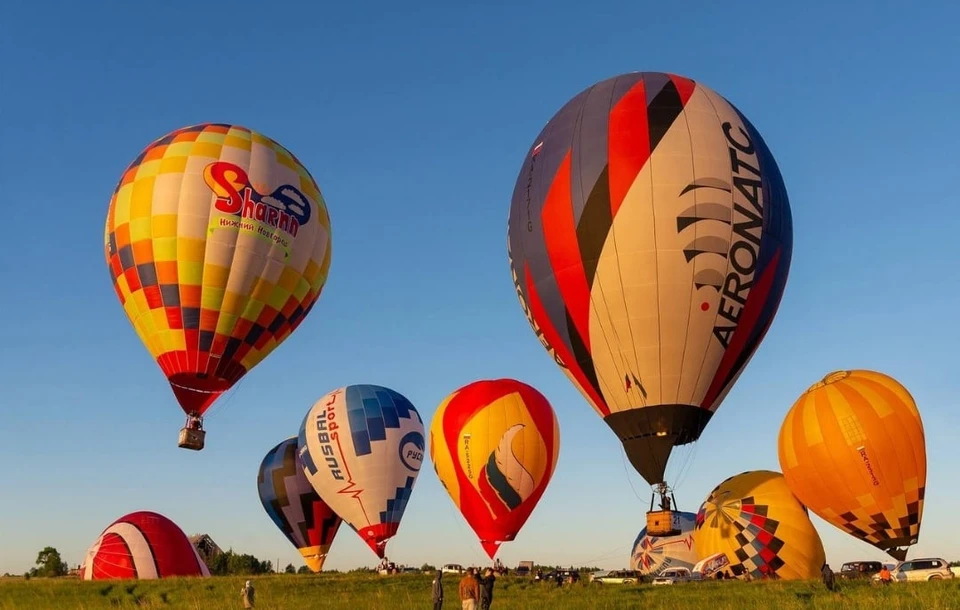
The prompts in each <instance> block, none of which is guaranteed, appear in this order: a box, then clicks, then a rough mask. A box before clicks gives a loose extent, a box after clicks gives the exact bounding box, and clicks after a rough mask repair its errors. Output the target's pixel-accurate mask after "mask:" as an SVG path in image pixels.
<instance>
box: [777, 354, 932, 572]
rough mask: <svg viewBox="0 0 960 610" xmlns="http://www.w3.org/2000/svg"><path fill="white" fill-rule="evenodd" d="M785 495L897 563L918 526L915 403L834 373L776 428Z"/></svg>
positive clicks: (871, 377) (875, 377) (883, 381)
mask: <svg viewBox="0 0 960 610" xmlns="http://www.w3.org/2000/svg"><path fill="white" fill-rule="evenodd" d="M779 455H780V467H781V468H783V474H784V476H785V477H786V479H787V484H789V485H790V489H791V490H792V491H793V493H794V494H795V495H796V496H797V498H799V499H800V501H801V502H803V503H804V504H806V505H807V506H808V507H809V508H810V509H811V510H812V511H813V512H815V513H816V514H817V515H818V516H820V518H822V519H823V520H825V521H827V522H829V523H832V524H833V525H835V526H837V527H839V528H840V529H842V530H843V531H845V532H847V533H848V534H851V535H852V536H854V537H855V538H859V539H860V540H864V541H865V542H868V543H870V544H872V545H873V546H875V547H877V548H879V549H883V550H884V551H886V552H887V553H889V554H890V555H891V556H892V557H895V558H896V559H898V560H900V561H903V560H904V559H905V558H906V555H907V549H906V548H902V547H907V546H910V545H912V544H916V542H917V539H918V537H919V534H920V522H921V520H922V518H923V497H924V491H925V488H926V481H927V453H926V445H925V443H924V434H923V422H922V421H921V420H920V412H919V411H918V410H917V405H916V403H915V402H914V400H913V397H912V396H911V395H910V393H909V392H908V391H907V389H906V388H905V387H903V386H902V385H901V384H900V383H899V382H898V381H897V380H896V379H893V378H892V377H890V376H888V375H884V374H883V373H877V372H874V371H864V370H852V371H837V372H834V373H831V374H829V375H827V376H826V377H824V378H823V380H822V381H820V382H818V383H816V384H814V385H813V386H811V387H810V388H809V389H808V390H807V391H806V392H805V393H804V394H803V395H802V396H800V398H799V399H798V400H797V402H796V403H794V405H793V407H792V408H791V409H790V411H789V412H788V413H787V416H786V418H785V419H784V421H783V426H782V427H781V428H780V439H779Z"/></svg>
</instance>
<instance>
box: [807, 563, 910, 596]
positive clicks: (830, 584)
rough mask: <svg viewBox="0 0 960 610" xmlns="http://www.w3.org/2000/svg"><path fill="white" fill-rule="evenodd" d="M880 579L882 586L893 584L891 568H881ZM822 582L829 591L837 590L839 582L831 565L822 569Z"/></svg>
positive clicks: (824, 565) (826, 565)
mask: <svg viewBox="0 0 960 610" xmlns="http://www.w3.org/2000/svg"><path fill="white" fill-rule="evenodd" d="M878 577H879V579H880V584H884V585H889V584H890V583H891V582H893V573H892V572H890V568H888V567H887V566H886V565H884V566H882V567H881V568H880V574H879V575H878ZM820 580H822V581H823V585H824V586H825V587H826V588H827V590H828V591H836V590H837V580H836V577H835V576H834V574H833V570H832V569H831V568H830V564H829V563H824V564H823V567H822V568H820Z"/></svg>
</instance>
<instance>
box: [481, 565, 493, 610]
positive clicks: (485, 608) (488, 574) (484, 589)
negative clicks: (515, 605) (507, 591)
mask: <svg viewBox="0 0 960 610" xmlns="http://www.w3.org/2000/svg"><path fill="white" fill-rule="evenodd" d="M478 580H479V584H480V605H479V609H480V610H490V604H491V603H493V584H494V580H496V576H494V574H493V570H491V569H490V568H487V569H486V570H484V573H483V576H482V577H481V578H480V579H478Z"/></svg>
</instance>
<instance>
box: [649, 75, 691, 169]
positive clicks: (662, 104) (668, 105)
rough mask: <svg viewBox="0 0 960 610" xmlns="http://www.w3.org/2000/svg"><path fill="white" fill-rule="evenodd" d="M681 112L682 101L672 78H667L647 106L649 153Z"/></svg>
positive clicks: (654, 148) (651, 152)
mask: <svg viewBox="0 0 960 610" xmlns="http://www.w3.org/2000/svg"><path fill="white" fill-rule="evenodd" d="M681 112H683V102H682V101H681V100H680V93H679V92H678V91H677V87H676V85H674V84H673V80H668V81H667V84H665V85H664V86H663V89H661V90H660V92H659V93H657V95H656V96H654V98H653V100H652V101H651V102H650V105H649V106H647V123H648V125H649V129H650V154H651V155H652V154H653V151H654V150H656V148H657V144H659V143H660V140H662V139H663V136H665V135H666V133H667V130H669V129H670V126H671V125H673V122H674V121H676V120H677V117H678V116H680V113H681Z"/></svg>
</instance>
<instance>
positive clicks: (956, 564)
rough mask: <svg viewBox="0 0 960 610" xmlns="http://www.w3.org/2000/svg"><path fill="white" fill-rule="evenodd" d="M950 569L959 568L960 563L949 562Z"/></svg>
mask: <svg viewBox="0 0 960 610" xmlns="http://www.w3.org/2000/svg"><path fill="white" fill-rule="evenodd" d="M950 567H951V568H960V561H951V562H950Z"/></svg>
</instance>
